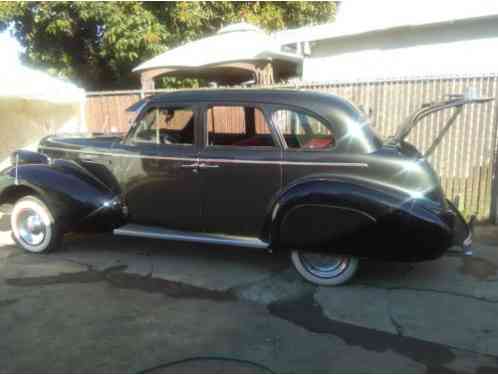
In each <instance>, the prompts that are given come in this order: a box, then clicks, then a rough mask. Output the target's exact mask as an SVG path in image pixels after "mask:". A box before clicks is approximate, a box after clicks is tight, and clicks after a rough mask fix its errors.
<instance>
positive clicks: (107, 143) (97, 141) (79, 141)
mask: <svg viewBox="0 0 498 375" xmlns="http://www.w3.org/2000/svg"><path fill="white" fill-rule="evenodd" d="M122 139H123V135H114V136H82V135H52V136H48V137H45V138H43V139H42V140H41V141H40V145H39V146H40V148H47V147H50V148H62V149H83V148H100V149H101V148H111V147H112V145H113V144H114V143H116V142H120V141H121V140H122Z"/></svg>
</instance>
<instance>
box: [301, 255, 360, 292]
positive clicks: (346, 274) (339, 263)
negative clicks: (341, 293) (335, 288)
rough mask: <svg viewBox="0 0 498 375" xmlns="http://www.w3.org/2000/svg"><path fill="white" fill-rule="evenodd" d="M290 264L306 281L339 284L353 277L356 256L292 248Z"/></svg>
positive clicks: (356, 265) (355, 267) (356, 261)
mask: <svg viewBox="0 0 498 375" xmlns="http://www.w3.org/2000/svg"><path fill="white" fill-rule="evenodd" d="M291 260H292V264H294V267H295V268H296V270H297V272H298V273H299V274H300V275H301V276H302V277H303V278H304V279H306V280H307V281H309V282H311V283H313V284H317V285H325V286H332V285H341V284H344V283H346V282H348V281H349V280H351V279H352V278H353V276H354V275H355V274H356V271H357V270H358V258H355V257H348V256H343V255H333V254H322V253H312V252H305V251H302V250H293V251H292V252H291Z"/></svg>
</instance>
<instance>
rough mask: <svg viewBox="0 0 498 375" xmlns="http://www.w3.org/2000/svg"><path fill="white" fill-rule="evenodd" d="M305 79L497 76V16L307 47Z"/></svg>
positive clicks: (391, 31)
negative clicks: (494, 74) (308, 48)
mask: <svg viewBox="0 0 498 375" xmlns="http://www.w3.org/2000/svg"><path fill="white" fill-rule="evenodd" d="M311 52H312V54H311V56H309V57H307V58H306V59H305V60H304V63H303V80H304V81H322V82H323V81H342V80H345V81H350V80H372V79H373V80H375V79H382V78H387V77H417V76H432V75H435V76H438V75H473V74H481V73H493V72H498V18H497V17H489V18H485V19H476V20H465V21H455V22H452V23H445V24H439V25H430V26H412V27H402V28H395V29H390V30H386V31H377V32H371V33H365V34H359V35H353V36H349V37H342V38H334V39H329V40H321V41H316V42H314V43H312V45H311Z"/></svg>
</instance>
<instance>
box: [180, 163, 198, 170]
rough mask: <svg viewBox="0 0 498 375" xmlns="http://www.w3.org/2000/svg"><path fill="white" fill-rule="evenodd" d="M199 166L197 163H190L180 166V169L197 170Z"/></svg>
mask: <svg viewBox="0 0 498 375" xmlns="http://www.w3.org/2000/svg"><path fill="white" fill-rule="evenodd" d="M198 167H199V164H197V163H192V164H182V168H190V169H195V168H198Z"/></svg>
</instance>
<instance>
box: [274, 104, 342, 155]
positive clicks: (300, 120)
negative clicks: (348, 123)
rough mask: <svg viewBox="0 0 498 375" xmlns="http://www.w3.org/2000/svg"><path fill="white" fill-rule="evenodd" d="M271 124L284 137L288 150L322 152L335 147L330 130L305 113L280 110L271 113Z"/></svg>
mask: <svg viewBox="0 0 498 375" xmlns="http://www.w3.org/2000/svg"><path fill="white" fill-rule="evenodd" d="M272 122H273V124H274V125H275V127H276V128H277V129H278V130H279V131H280V133H281V134H282V135H283V136H284V138H285V142H286V143H287V147H288V148H291V149H308V150H316V149H319V150H323V149H330V148H332V147H334V145H335V138H334V135H333V134H332V131H331V130H330V128H329V127H328V126H327V125H326V124H325V123H324V122H323V121H321V120H319V119H317V118H316V117H313V116H310V115H308V114H306V113H303V112H297V111H293V110H289V109H280V110H277V111H275V112H273V114H272Z"/></svg>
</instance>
